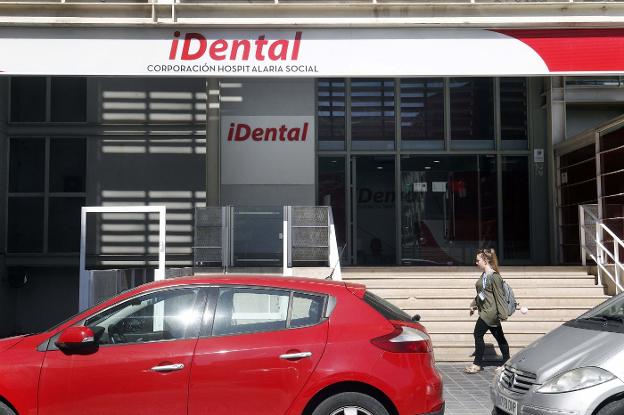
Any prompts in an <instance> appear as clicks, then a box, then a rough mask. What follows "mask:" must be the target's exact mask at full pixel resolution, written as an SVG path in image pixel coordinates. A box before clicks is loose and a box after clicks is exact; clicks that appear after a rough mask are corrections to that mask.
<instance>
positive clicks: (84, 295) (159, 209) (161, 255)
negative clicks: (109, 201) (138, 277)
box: [78, 206, 167, 311]
mask: <svg viewBox="0 0 624 415" xmlns="http://www.w3.org/2000/svg"><path fill="white" fill-rule="evenodd" d="M87 213H158V269H156V270H155V272H154V280H155V281H158V280H164V279H165V236H166V225H167V221H166V216H167V208H166V207H165V206H85V207H83V208H82V211H81V213H80V285H79V291H78V309H79V310H80V311H82V310H85V309H86V308H87V307H89V305H90V300H91V292H92V280H91V279H92V277H91V274H90V272H89V271H88V270H87V269H86V247H87Z"/></svg>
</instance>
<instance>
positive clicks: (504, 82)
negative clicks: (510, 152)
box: [500, 78, 528, 149]
mask: <svg viewBox="0 0 624 415" xmlns="http://www.w3.org/2000/svg"><path fill="white" fill-rule="evenodd" d="M500 116H501V140H502V145H503V148H505V149H526V148H527V142H528V141H527V140H528V116H527V83H526V78H501V79H500Z"/></svg>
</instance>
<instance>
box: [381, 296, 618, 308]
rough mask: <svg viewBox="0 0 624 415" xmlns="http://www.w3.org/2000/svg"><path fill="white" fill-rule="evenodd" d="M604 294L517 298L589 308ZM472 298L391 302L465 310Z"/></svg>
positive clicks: (540, 305)
mask: <svg viewBox="0 0 624 415" xmlns="http://www.w3.org/2000/svg"><path fill="white" fill-rule="evenodd" d="M609 298H610V297H608V296H606V295H594V296H576V297H565V298H562V297H546V296H544V297H519V298H518V299H517V300H518V302H519V303H520V305H522V306H526V307H528V308H529V310H530V309H533V308H546V307H549V308H569V307H571V306H574V307H586V308H587V309H590V308H592V307H595V306H596V305H598V304H600V303H602V302H603V301H605V300H607V299H609ZM473 299H474V296H472V295H463V296H456V297H447V298H415V297H412V298H391V299H388V300H389V301H390V302H391V303H393V304H394V305H396V306H397V307H399V308H401V309H404V310H405V309H410V310H425V309H437V308H442V309H464V310H467V309H468V307H469V306H470V302H471V301H472V300H473Z"/></svg>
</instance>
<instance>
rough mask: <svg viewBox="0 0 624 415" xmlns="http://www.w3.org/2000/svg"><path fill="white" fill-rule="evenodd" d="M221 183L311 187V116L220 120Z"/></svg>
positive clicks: (312, 130) (312, 157) (312, 148)
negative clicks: (307, 185)
mask: <svg viewBox="0 0 624 415" xmlns="http://www.w3.org/2000/svg"><path fill="white" fill-rule="evenodd" d="M221 183H222V184H314V117H309V116H284V117H282V116H236V117H227V116H224V117H222V118H221Z"/></svg>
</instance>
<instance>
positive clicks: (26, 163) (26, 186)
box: [9, 138, 45, 193]
mask: <svg viewBox="0 0 624 415" xmlns="http://www.w3.org/2000/svg"><path fill="white" fill-rule="evenodd" d="M10 147H11V149H10V152H11V155H10V158H9V159H10V161H9V192H11V193H18V192H19V193H28V192H43V190H44V167H45V139H44V138H12V139H11V141H10Z"/></svg>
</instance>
